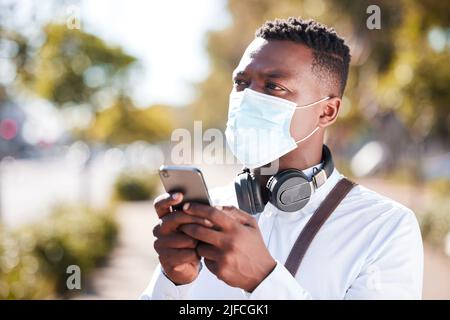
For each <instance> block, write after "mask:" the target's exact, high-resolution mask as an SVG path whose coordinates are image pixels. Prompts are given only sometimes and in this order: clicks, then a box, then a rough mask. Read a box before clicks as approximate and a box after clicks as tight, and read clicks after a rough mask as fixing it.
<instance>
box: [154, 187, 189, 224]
mask: <svg viewBox="0 0 450 320" xmlns="http://www.w3.org/2000/svg"><path fill="white" fill-rule="evenodd" d="M181 201H183V194H182V193H180V192H177V193H174V194H168V193H164V194H161V195H159V196H158V197H156V198H155V201H153V205H154V206H155V210H156V213H157V214H158V217H160V218H162V217H164V216H165V215H166V214H168V213H170V207H171V206H174V205H177V204H179V203H181Z"/></svg>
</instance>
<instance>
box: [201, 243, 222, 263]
mask: <svg viewBox="0 0 450 320" xmlns="http://www.w3.org/2000/svg"><path fill="white" fill-rule="evenodd" d="M195 250H196V251H197V253H198V255H199V256H200V257H204V258H205V259H208V260H214V261H217V260H219V257H220V253H219V252H218V250H217V248H216V247H214V246H212V245H210V244H207V243H203V242H200V243H199V244H198V245H197V248H196V249H195Z"/></svg>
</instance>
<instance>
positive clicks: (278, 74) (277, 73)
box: [263, 70, 292, 79]
mask: <svg viewBox="0 0 450 320" xmlns="http://www.w3.org/2000/svg"><path fill="white" fill-rule="evenodd" d="M263 75H264V76H265V77H267V78H275V79H283V78H289V77H291V76H292V72H289V71H285V70H270V71H267V72H263Z"/></svg>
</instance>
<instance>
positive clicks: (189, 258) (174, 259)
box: [159, 248, 200, 266]
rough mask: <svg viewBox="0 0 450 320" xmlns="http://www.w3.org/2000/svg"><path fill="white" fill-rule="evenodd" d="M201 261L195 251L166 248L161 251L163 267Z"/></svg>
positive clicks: (160, 259)
mask: <svg viewBox="0 0 450 320" xmlns="http://www.w3.org/2000/svg"><path fill="white" fill-rule="evenodd" d="M198 260H200V258H199V256H198V255H197V252H196V251H195V250H194V249H174V248H166V249H163V250H161V253H160V254H159V261H160V262H161V264H163V265H173V266H176V265H180V264H183V263H193V262H197V261H198Z"/></svg>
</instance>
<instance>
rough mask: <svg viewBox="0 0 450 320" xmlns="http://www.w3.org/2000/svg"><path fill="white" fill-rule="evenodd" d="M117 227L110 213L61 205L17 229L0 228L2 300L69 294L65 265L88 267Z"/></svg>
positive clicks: (84, 275) (112, 239)
mask: <svg viewBox="0 0 450 320" xmlns="http://www.w3.org/2000/svg"><path fill="white" fill-rule="evenodd" d="M117 231H118V230H117V225H116V222H115V220H114V216H113V214H112V213H111V212H110V211H109V210H106V211H101V212H97V211H93V210H90V209H86V208H80V207H66V206H59V207H57V208H55V210H54V212H53V213H52V214H51V215H50V216H48V217H47V218H46V219H45V220H44V221H42V222H39V223H36V224H33V225H29V226H26V227H23V228H20V229H18V230H11V229H7V228H2V229H0V299H43V298H52V297H53V298H54V297H58V296H62V297H64V296H67V295H70V294H71V293H76V292H77V290H74V291H70V290H68V289H67V286H66V280H67V278H68V276H69V275H70V274H67V273H66V271H67V267H68V266H70V265H77V266H79V267H80V269H81V280H82V288H83V286H84V284H85V282H84V281H85V280H86V278H87V276H88V275H89V273H90V271H92V269H93V268H94V267H95V266H97V265H98V264H99V263H101V262H102V260H103V259H104V258H106V256H107V254H108V253H109V252H110V250H111V249H112V247H113V245H114V243H115V239H116V235H117Z"/></svg>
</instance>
